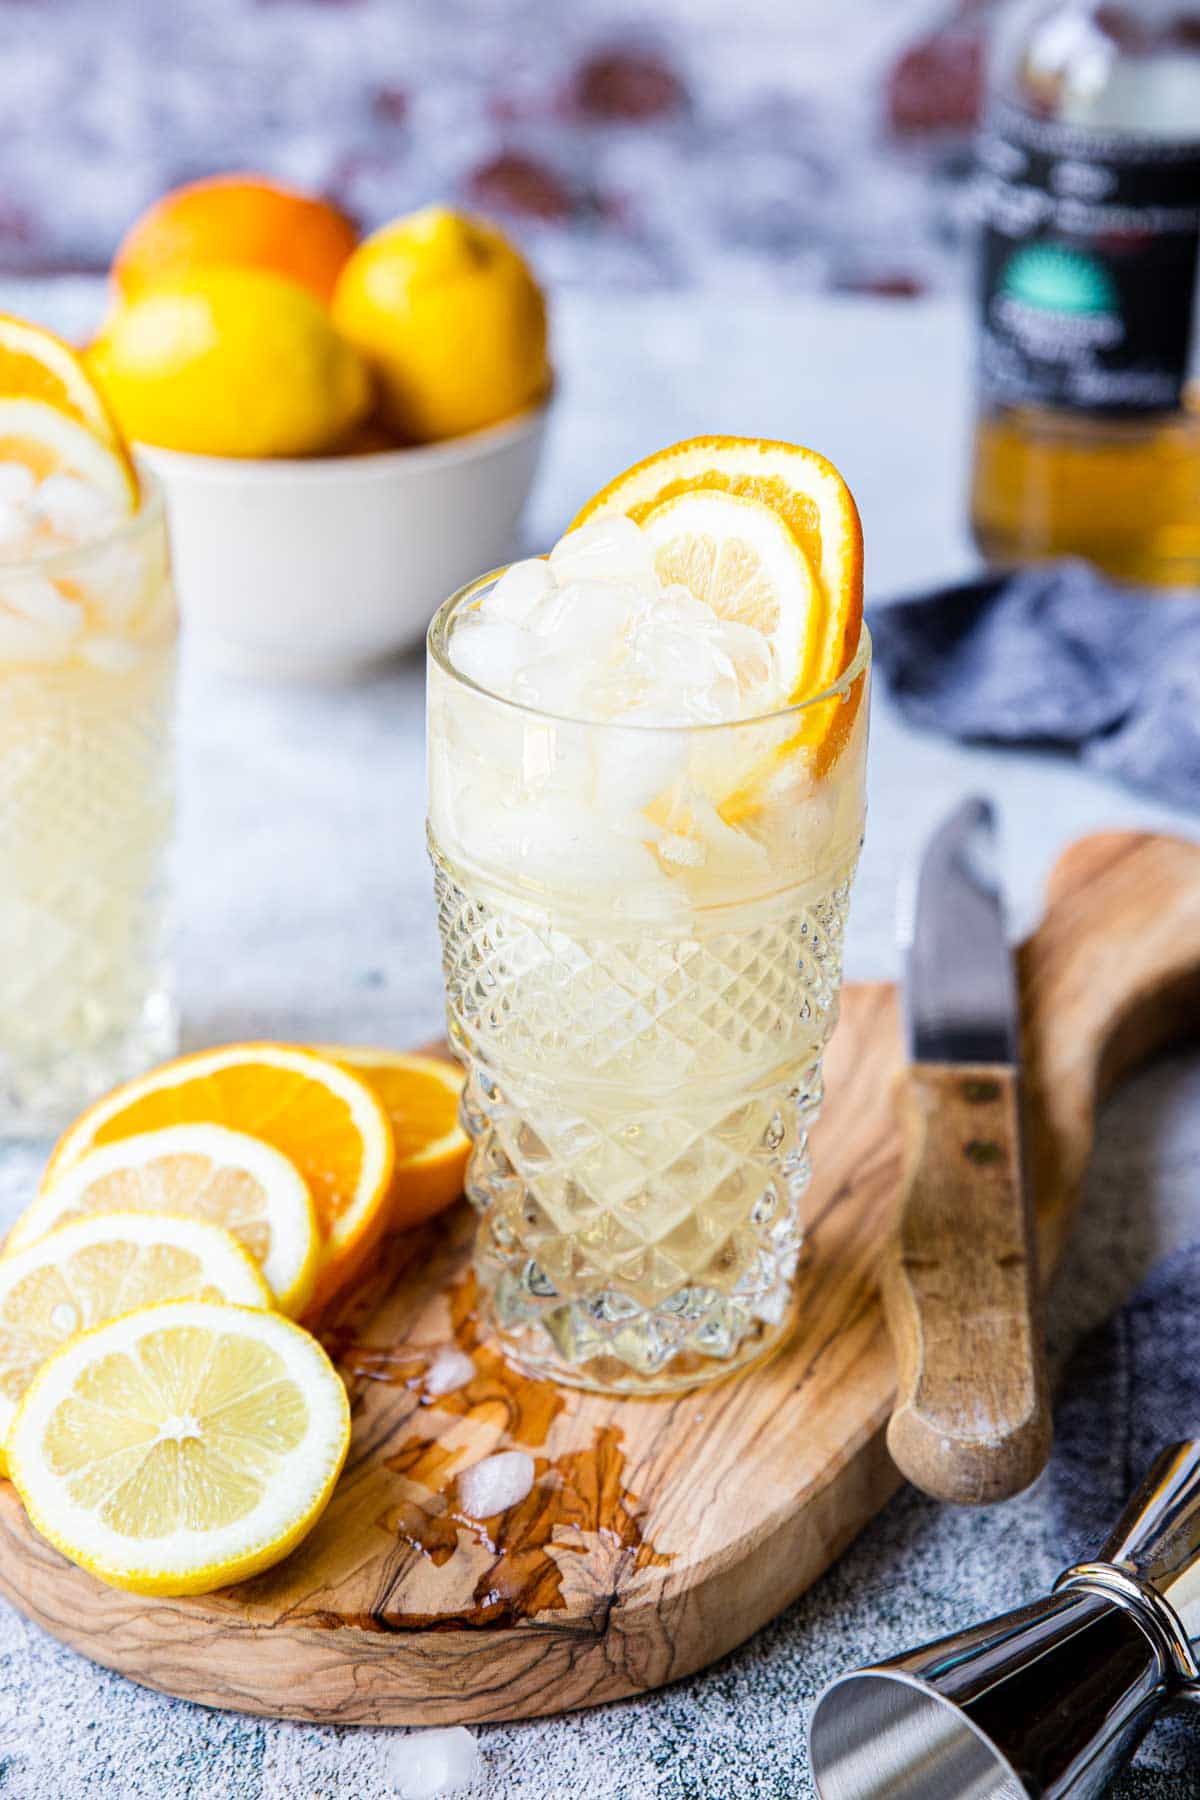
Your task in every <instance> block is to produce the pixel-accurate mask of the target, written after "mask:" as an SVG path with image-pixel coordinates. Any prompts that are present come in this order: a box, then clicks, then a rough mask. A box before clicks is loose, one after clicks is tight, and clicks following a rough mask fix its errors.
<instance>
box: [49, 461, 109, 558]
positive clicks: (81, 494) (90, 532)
mask: <svg viewBox="0 0 1200 1800" xmlns="http://www.w3.org/2000/svg"><path fill="white" fill-rule="evenodd" d="M33 504H34V509H35V511H36V512H37V514H38V516H39V518H41V519H43V520H44V521H45V523H46V524H47V525H48V526H49V527H50V529H51V531H53V532H54V534H55V536H56V537H61V538H65V539H66V540H67V542H68V543H80V542H82V540H83V539H84V538H89V537H96V536H98V535H99V534H100V533H101V532H103V531H107V530H108V529H109V527H110V526H112V525H114V524H115V523H116V520H117V516H118V515H117V513H116V510H115V509H114V507H113V506H112V504H111V502H110V501H109V500H108V499H106V497H105V496H104V495H103V494H102V493H100V492H99V491H98V490H97V489H96V488H94V487H92V486H91V484H90V483H89V482H86V481H81V480H80V479H79V476H78V475H66V474H57V475H47V476H46V478H45V480H44V481H41V482H39V483H38V488H37V493H36V494H35V496H34V502H33Z"/></svg>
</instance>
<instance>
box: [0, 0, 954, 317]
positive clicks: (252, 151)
mask: <svg viewBox="0 0 1200 1800" xmlns="http://www.w3.org/2000/svg"><path fill="white" fill-rule="evenodd" d="M988 10H989V7H988V4H987V0H653V3H651V4H646V5H642V6H638V7H632V8H631V7H625V8H622V7H620V6H619V5H613V4H607V3H606V0H561V3H560V4H553V3H549V4H547V3H545V0H543V3H541V4H539V3H537V0H0V33H2V34H3V50H2V54H0V271H6V272H25V273H42V272H49V271H57V270H71V271H79V270H90V269H102V268H104V267H106V266H107V263H108V259H109V257H110V255H111V252H112V250H113V247H114V245H115V243H116V241H117V238H118V237H119V235H120V233H121V231H122V230H123V229H124V227H125V225H126V224H127V223H128V222H129V220H130V219H131V218H132V217H133V215H134V214H135V213H136V212H137V211H138V210H139V209H140V208H141V207H142V206H144V205H145V204H146V203H147V202H148V201H149V200H151V199H153V198H154V197H155V196H156V195H157V194H158V193H160V192H161V191H162V190H163V189H164V188H166V187H169V186H172V185H174V184H175V183H177V182H179V181H182V180H186V179H188V178H189V177H192V176H197V175H202V174H207V173H211V172H213V171H214V170H218V169H228V168H236V167H239V166H241V167H253V168H261V169H263V170H266V171H269V172H271V173H274V174H276V175H278V176H283V177H287V178H290V179H293V180H295V181H297V182H299V183H302V184H304V185H305V186H308V187H312V188H316V189H318V190H323V191H325V192H327V193H329V194H331V195H333V196H334V197H336V198H337V199H338V200H340V201H341V202H342V203H343V204H344V205H345V206H346V207H347V208H348V209H349V210H350V211H351V212H352V213H354V214H356V215H357V216H358V217H359V218H360V219H361V220H362V221H363V223H364V224H366V225H371V224H373V223H376V222H378V221H381V220H383V219H384V218H388V217H390V216H392V215H394V214H395V213H396V212H398V211H401V210H403V209H406V208H408V207H411V206H415V205H419V204H421V203H423V202H424V201H426V200H429V199H431V198H435V197H436V198H446V199H453V200H456V201H459V202H464V203H467V204H470V205H474V206H477V207H478V208H480V209H481V210H485V211H488V212H490V213H492V214H494V215H496V216H497V217H499V218H501V219H502V220H503V221H504V222H505V223H506V224H507V225H508V226H509V227H510V228H512V229H513V230H514V231H515V232H516V233H517V235H518V236H519V237H520V238H521V239H522V240H523V241H524V243H525V244H526V246H527V248H528V249H529V250H530V252H531V253H532V254H533V256H534V257H535V258H536V260H537V262H538V265H539V268H540V270H541V271H542V273H543V275H544V276H545V277H546V278H548V279H549V280H551V281H552V282H558V283H568V284H569V283H589V284H592V285H599V286H605V287H638V288H648V287H657V288H672V287H683V286H693V285H703V286H708V287H716V288H721V289H729V290H731V291H735V292H736V291H741V290H744V289H745V288H746V287H748V286H749V287H752V288H755V289H758V290H762V291H770V290H771V289H772V288H773V287H778V288H788V289H798V288H803V289H810V290H812V289H818V290H819V289H824V290H830V289H832V290H845V291H851V292H881V293H895V294H900V295H905V294H915V293H922V292H927V291H931V290H932V291H938V290H945V289H947V288H953V287H955V286H957V285H959V284H960V283H962V282H964V281H965V278H966V255H965V249H964V212H965V204H966V202H965V185H964V177H965V174H966V169H967V148H966V147H967V141H968V138H969V130H970V126H971V123H972V121H973V119H974V117H975V114H976V111H977V107H978V101H979V90H980V76H981V44H980V38H981V32H982V27H983V23H984V15H985V13H986V12H987V11H988Z"/></svg>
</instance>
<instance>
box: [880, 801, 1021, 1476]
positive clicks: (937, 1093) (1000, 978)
mask: <svg viewBox="0 0 1200 1800" xmlns="http://www.w3.org/2000/svg"><path fill="white" fill-rule="evenodd" d="M993 851H994V816H993V811H992V807H991V805H990V803H989V802H988V801H986V800H982V799H971V800H967V801H965V802H964V803H963V804H962V805H961V806H960V807H959V808H958V809H957V810H956V811H955V812H954V813H953V814H952V815H951V817H950V818H949V819H947V820H946V822H945V823H944V824H943V825H942V826H941V827H940V828H939V829H938V831H937V832H936V833H935V834H934V836H933V838H932V839H931V841H930V843H929V846H928V848H927V850H926V852H925V856H924V859H923V861H922V864H921V869H920V873H919V876H918V880H917V887H916V896H915V904H914V906H913V917H912V936H911V943H910V945H909V948H908V954H907V959H906V967H905V979H904V1001H905V1017H906V1027H907V1033H908V1040H909V1056H910V1062H909V1066H908V1067H907V1069H906V1070H905V1071H904V1073H903V1074H902V1076H901V1078H900V1083H899V1087H898V1091H897V1108H898V1111H899V1116H900V1121H901V1125H902V1131H903V1143H904V1172H903V1190H902V1196H901V1205H900V1212H899V1216H898V1219H897V1222H896V1226H895V1229H894V1231H893V1233H892V1235H891V1237H890V1238H889V1241H888V1244H887V1247H886V1249H885V1252H884V1265H883V1298H884V1305H885V1309H886V1313H887V1320H888V1327H889V1329H890V1331H891V1335H892V1340H893V1344H894V1347H895V1352H896V1363H897V1369H898V1393H897V1398H896V1406H895V1410H894V1411H893V1413H892V1418H891V1423H890V1425H889V1427H888V1449H889V1450H890V1451H891V1454H892V1458H893V1460H894V1461H895V1463H896V1465H897V1466H898V1468H899V1469H900V1470H901V1472H902V1473H903V1474H904V1475H906V1476H907V1477H908V1479H909V1480H910V1481H912V1482H914V1483H915V1484H916V1486H917V1487H920V1488H923V1489H924V1490H925V1492H926V1493H928V1494H932V1495H934V1496H935V1497H936V1498H937V1499H940V1500H949V1501H953V1502H955V1503H956V1504H958V1505H961V1506H981V1505H987V1504H989V1503H991V1502H993V1501H996V1500H1005V1499H1008V1498H1009V1497H1010V1496H1011V1495H1013V1494H1017V1493H1020V1492H1021V1490H1022V1489H1023V1488H1026V1487H1028V1486H1029V1484H1030V1482H1032V1481H1033V1480H1034V1479H1035V1478H1036V1477H1037V1475H1039V1474H1040V1472H1041V1470H1042V1469H1043V1467H1044V1466H1045V1463H1046V1459H1047V1457H1048V1456H1049V1454H1050V1440H1051V1427H1050V1410H1049V1402H1048V1399H1047V1392H1046V1371H1045V1353H1044V1345H1043V1335H1042V1322H1041V1316H1040V1313H1041V1308H1040V1301H1039V1297H1038V1283H1037V1265H1036V1246H1035V1239H1034V1227H1033V1214H1032V1206H1031V1201H1030V1195H1029V1190H1028V1186H1027V1182H1026V1177H1025V1170H1024V1163H1023V1157H1022V1149H1021V1135H1022V1117H1021V1112H1022V1107H1021V1081H1020V1063H1019V1054H1020V1052H1019V1042H1020V1035H1019V1020H1018V1007H1017V995H1016V984H1015V979H1014V972H1013V963H1012V956H1011V952H1010V950H1009V948H1008V943H1007V940H1006V937H1005V931H1004V914H1003V907H1002V903H1001V898H1000V892H999V886H998V883H997V881H996V878H995V874H994V869H993Z"/></svg>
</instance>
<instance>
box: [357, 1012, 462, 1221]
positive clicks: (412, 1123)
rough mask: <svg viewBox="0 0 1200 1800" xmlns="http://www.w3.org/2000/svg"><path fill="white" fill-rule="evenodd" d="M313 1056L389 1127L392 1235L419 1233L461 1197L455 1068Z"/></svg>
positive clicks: (363, 1050) (393, 1058) (390, 1055)
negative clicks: (347, 1078) (350, 1078)
mask: <svg viewBox="0 0 1200 1800" xmlns="http://www.w3.org/2000/svg"><path fill="white" fill-rule="evenodd" d="M321 1054H322V1055H324V1056H329V1057H332V1058H333V1059H334V1061H336V1062H339V1063H341V1064H342V1066H343V1067H344V1068H347V1069H350V1070H351V1071H352V1072H353V1073H354V1074H355V1075H358V1076H360V1077H361V1078H362V1080H363V1081H365V1082H367V1083H368V1085H369V1086H370V1087H371V1088H372V1089H373V1091H374V1092H375V1093H376V1094H377V1095H378V1097H379V1099H380V1100H381V1101H382V1103H383V1105H384V1107H385V1108H386V1110H387V1114H388V1117H389V1118H390V1120H391V1122H392V1135H393V1137H394V1138H395V1142H396V1165H395V1172H394V1173H393V1176H392V1193H391V1213H390V1224H391V1226H392V1228H393V1229H397V1230H403V1229H404V1228H406V1227H407V1226H410V1225H420V1224H421V1223H422V1222H423V1221H424V1220H425V1219H431V1218H432V1217H433V1215H434V1214H435V1213H439V1212H441V1211H443V1209H444V1208H445V1207H447V1206H450V1205H452V1204H453V1202H454V1201H455V1200H457V1199H458V1197H459V1195H460V1194H461V1193H462V1189H463V1175H464V1174H465V1172H466V1166H467V1156H468V1154H469V1152H470V1149H471V1143H470V1139H469V1138H468V1137H467V1134H466V1132H465V1131H464V1130H463V1128H462V1126H461V1125H460V1124H459V1122H458V1105H459V1100H460V1099H461V1097H462V1087H463V1072H462V1069H461V1067H460V1066H459V1064H458V1063H455V1062H447V1061H446V1060H445V1058H444V1057H440V1056H414V1055H411V1054H409V1053H407V1052H405V1051H401V1050H385V1049H379V1048H376V1047H373V1046H368V1045H363V1044H340V1045H339V1044H332V1045H323V1046H322V1051H321Z"/></svg>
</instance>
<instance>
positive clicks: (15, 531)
mask: <svg viewBox="0 0 1200 1800" xmlns="http://www.w3.org/2000/svg"><path fill="white" fill-rule="evenodd" d="M33 524H34V522H33V519H32V517H31V515H30V514H29V512H28V510H27V509H26V508H25V507H24V506H22V505H21V504H20V503H19V502H18V501H16V500H6V499H5V498H4V495H3V493H2V492H0V550H12V549H14V548H15V547H17V546H19V545H23V544H24V543H25V542H26V540H27V539H28V538H30V537H31V536H32V535H33Z"/></svg>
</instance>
